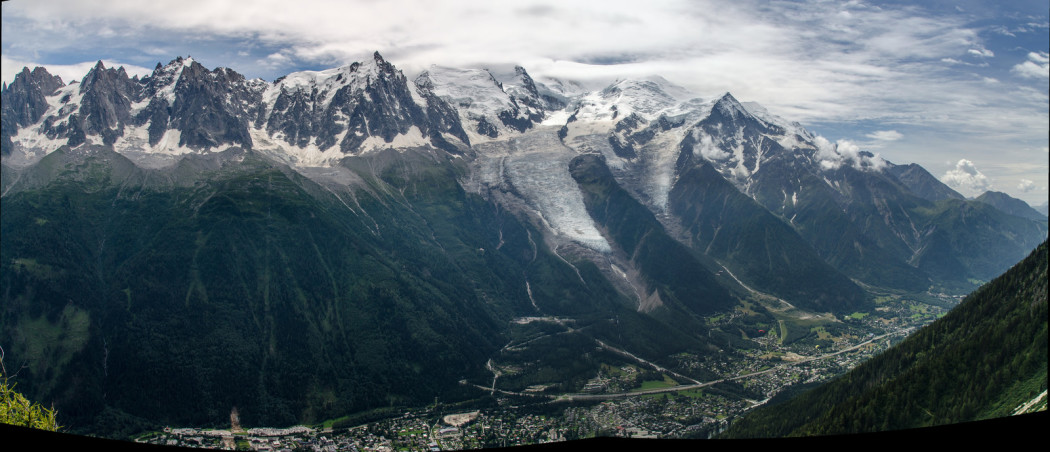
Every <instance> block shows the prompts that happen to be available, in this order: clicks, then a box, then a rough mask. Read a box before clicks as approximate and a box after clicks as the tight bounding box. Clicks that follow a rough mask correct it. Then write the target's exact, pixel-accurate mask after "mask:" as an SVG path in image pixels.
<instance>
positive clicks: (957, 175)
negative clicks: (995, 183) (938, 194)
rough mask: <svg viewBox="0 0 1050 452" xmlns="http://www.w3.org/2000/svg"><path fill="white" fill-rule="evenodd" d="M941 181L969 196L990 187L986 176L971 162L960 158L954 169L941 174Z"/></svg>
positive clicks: (978, 193)
mask: <svg viewBox="0 0 1050 452" xmlns="http://www.w3.org/2000/svg"><path fill="white" fill-rule="evenodd" d="M941 182H944V183H945V184H946V185H948V186H949V187H952V188H953V189H955V190H956V191H958V192H960V193H962V194H964V195H967V196H971V197H972V196H977V195H980V194H981V193H984V192H986V191H988V189H990V188H991V187H992V184H991V181H990V180H989V179H988V177H987V176H985V175H984V173H982V172H981V171H980V170H978V169H977V166H975V165H974V164H973V162H971V161H969V160H966V159H960V160H959V162H958V163H956V164H955V169H951V170H948V171H947V172H946V173H944V176H941Z"/></svg>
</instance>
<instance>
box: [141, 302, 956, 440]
mask: <svg viewBox="0 0 1050 452" xmlns="http://www.w3.org/2000/svg"><path fill="white" fill-rule="evenodd" d="M914 298H917V299H925V300H927V301H933V302H932V303H927V302H922V301H917V300H913V299H910V298H909V297H906V296H895V297H891V296H884V297H883V298H882V301H881V302H880V303H879V304H878V307H877V308H876V309H875V310H873V311H872V312H867V313H861V312H857V313H854V314H851V315H847V316H843V318H841V319H827V318H824V319H820V318H817V320H814V318H816V317H814V316H812V315H806V314H804V313H799V312H795V313H793V314H794V317H789V316H784V315H781V316H782V317H783V319H782V320H777V321H776V323H777V324H778V325H777V326H775V328H776V329H775V330H771V331H766V330H761V329H760V330H754V327H755V325H753V324H752V325H749V324H748V323H746V322H743V321H742V320H743V319H744V318H746V317H748V316H749V315H754V312H752V313H750V314H749V313H747V312H746V311H747V309H746V308H744V307H740V308H738V309H737V310H736V311H734V313H733V314H730V315H720V316H717V317H713V318H710V319H709V322H710V324H711V325H712V326H715V327H718V328H721V329H726V330H730V329H732V330H736V331H738V332H739V334H740V340H741V342H740V344H739V345H738V346H737V348H734V349H731V350H727V351H726V352H724V353H720V354H719V355H718V357H717V358H716V359H706V358H704V357H701V356H698V355H695V354H691V353H679V354H675V355H672V356H664V357H658V358H654V359H656V360H657V361H659V362H662V363H666V367H664V366H661V365H660V364H657V363H655V362H652V361H649V360H647V359H645V358H642V357H638V356H635V355H634V354H632V353H630V352H629V351H627V350H622V349H619V348H616V347H614V346H611V345H608V344H606V343H604V342H603V341H601V340H600V339H596V338H589V337H588V335H587V333H586V331H587V329H586V327H582V326H580V325H577V322H575V321H574V319H570V318H555V317H528V318H519V319H514V321H513V324H514V327H512V328H513V329H521V331H518V332H517V333H516V335H519V336H520V339H516V340H513V341H511V342H510V343H508V344H506V345H505V346H504V347H503V348H502V349H501V350H500V352H499V353H497V355H496V356H494V357H493V359H490V360H489V362H488V364H486V367H487V368H488V369H489V370H490V371H491V372H492V373H493V378H492V380H491V381H485V380H477V381H468V380H461V381H460V384H461V385H464V386H468V387H471V388H473V389H475V390H476V395H477V397H476V398H473V399H470V400H466V401H458V402H457V401H441V400H436V401H435V403H433V404H430V405H428V406H421V407H415V408H411V407H405V408H402V409H384V410H383V412H384V413H387V414H386V416H387V417H385V418H382V419H378V420H373V421H370V422H367V423H362V424H358V425H354V424H353V422H352V421H351V420H350V419H348V418H342V419H336V420H331V421H327V422H323V423H320V424H316V425H312V426H297V427H294V428H285V429H262V428H256V429H253V430H248V431H247V432H244V433H240V434H234V433H232V432H230V431H229V430H221V429H220V430H211V429H201V428H192V427H185V426H182V427H174V426H173V427H169V428H165V429H164V430H163V431H157V432H152V433H144V434H142V435H139V436H138V438H137V439H136V441H141V442H147V443H151V444H168V445H180V446H188V447H200V446H208V445H209V444H213V445H214V444H218V442H217V441H219V438H221V437H223V436H227V437H233V438H234V439H235V441H236V442H238V443H239V444H246V445H247V446H248V447H250V448H251V449H252V450H266V447H274V448H276V447H278V446H279V445H283V447H289V448H294V447H310V446H312V445H315V444H316V445H318V446H319V447H322V448H323V447H324V446H325V445H329V446H334V447H336V450H351V449H353V448H356V449H358V450H365V449H376V450H380V449H382V448H389V449H390V450H412V451H429V450H433V448H434V447H437V448H438V449H440V450H458V449H464V448H486V447H507V446H516V445H527V444H541V443H547V442H556V441H567V440H571V439H580V438H589V437H594V436H621V437H628V438H707V437H709V436H711V435H713V434H715V433H717V432H720V431H721V430H723V429H725V427H726V426H727V425H729V423H731V422H732V421H733V420H734V419H736V418H737V417H739V416H741V415H743V414H744V413H746V412H748V411H750V410H752V409H754V408H756V407H759V406H762V405H764V404H766V403H767V402H768V401H770V400H771V399H774V398H778V397H779V398H786V397H789V396H790V395H791V394H794V393H797V392H799V391H800V390H803V388H812V387H815V386H816V385H818V384H820V383H822V382H825V381H828V380H830V379H832V378H833V377H835V376H838V375H841V374H842V373H844V372H846V371H848V370H849V369H852V368H853V367H855V366H856V365H858V364H859V363H861V362H864V361H866V360H868V359H869V358H871V357H872V356H874V355H876V354H878V353H880V352H882V351H883V350H885V349H887V348H888V347H889V346H890V345H891V344H894V343H897V342H899V341H900V340H901V339H903V338H904V337H905V336H907V335H908V334H910V333H911V332H913V331H914V330H916V329H918V328H921V327H922V326H923V325H925V324H928V323H929V322H930V321H932V320H934V319H936V318H939V317H940V316H943V315H944V314H945V313H946V312H947V311H948V310H949V309H950V308H951V307H952V306H954V305H955V304H956V303H958V301H959V298H960V297H950V296H943V295H942V296H941V297H935V296H931V295H929V294H925V295H923V296H919V297H914ZM916 312H921V315H914V314H915V313H916ZM605 321H606V322H614V320H612V319H610V320H605ZM533 324H546V325H548V326H552V327H553V326H557V328H551V329H547V330H544V331H535V330H533V331H529V329H528V328H526V327H527V326H529V325H533ZM533 326H538V325H533ZM746 328H751V329H752V335H748V333H747V332H745V329H746ZM807 329H808V330H807ZM799 330H804V331H799ZM829 330H830V332H829ZM784 331H792V332H790V333H787V334H785V333H784ZM568 335H573V336H580V337H583V338H589V339H591V341H592V342H591V344H590V346H587V344H586V343H577V345H578V346H579V347H580V348H579V349H578V352H579V353H582V354H584V355H585V358H586V359H587V360H588V361H589V362H593V363H594V364H595V365H596V366H597V367H595V368H593V369H589V370H588V372H590V373H589V375H591V376H592V377H591V378H589V379H587V380H585V381H582V386H573V387H570V390H569V391H565V390H564V389H562V390H558V389H557V388H566V387H567V386H565V385H564V384H563V380H562V379H561V378H560V377H555V378H552V379H550V380H549V381H545V382H542V383H535V382H537V381H543V380H542V377H538V376H535V375H534V376H532V377H529V376H528V375H529V374H535V373H537V372H539V373H540V374H542V371H541V369H552V368H557V367H559V366H558V364H557V363H543V362H530V361H527V360H515V359H514V357H515V356H517V355H515V354H514V352H522V351H524V350H525V349H529V348H535V349H536V350H534V351H536V352H539V354H544V353H549V352H550V350H551V349H552V348H557V347H559V346H564V345H565V344H571V343H573V341H571V340H560V339H564V338H565V336H568ZM785 337H790V338H791V339H789V340H784V339H783V338H785ZM693 376H696V378H694V377H693ZM700 376H707V377H706V378H708V379H704V380H700V379H698V378H700ZM710 378H714V379H710ZM508 380H510V381H509V382H508ZM522 380H527V381H528V382H529V383H535V384H531V385H529V386H527V387H524V388H522V387H521V385H522V384H525V383H521V381H522ZM579 381H580V380H577V382H579ZM463 410H473V411H463ZM457 413H458V414H457ZM377 415H378V414H377ZM253 432H254V433H253ZM208 438H211V439H208Z"/></svg>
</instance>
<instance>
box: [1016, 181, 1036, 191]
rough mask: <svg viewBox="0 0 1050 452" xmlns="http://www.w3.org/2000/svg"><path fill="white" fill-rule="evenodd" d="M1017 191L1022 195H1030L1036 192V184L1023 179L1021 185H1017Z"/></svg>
mask: <svg viewBox="0 0 1050 452" xmlns="http://www.w3.org/2000/svg"><path fill="white" fill-rule="evenodd" d="M1017 190H1018V191H1020V192H1022V193H1028V192H1030V191H1032V190H1035V182H1032V181H1030V180H1028V179H1021V183H1019V184H1017Z"/></svg>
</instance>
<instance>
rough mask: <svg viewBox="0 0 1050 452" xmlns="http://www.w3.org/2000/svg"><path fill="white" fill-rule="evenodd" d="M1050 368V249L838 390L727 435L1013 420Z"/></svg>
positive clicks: (800, 400)
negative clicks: (1049, 284)
mask: <svg viewBox="0 0 1050 452" xmlns="http://www.w3.org/2000/svg"><path fill="white" fill-rule="evenodd" d="M1046 368H1047V243H1046V242H1044V243H1043V244H1042V245H1040V246H1039V247H1038V248H1037V249H1036V250H1035V251H1033V252H1032V254H1031V255H1029V256H1028V258H1026V259H1025V260H1023V261H1022V262H1020V263H1019V264H1017V265H1015V266H1014V267H1013V268H1011V269H1010V270H1009V271H1007V272H1006V273H1005V274H1003V275H1002V276H1000V277H998V278H996V279H995V280H993V281H992V282H990V283H988V284H985V285H984V286H982V287H981V288H980V289H978V290H977V291H975V292H973V293H972V294H971V295H970V296H969V297H967V298H966V299H965V301H963V303H962V304H961V305H959V306H958V307H957V308H955V309H954V310H952V311H951V312H950V313H949V314H948V315H946V316H944V317H943V318H941V319H939V320H938V321H936V322H934V323H932V324H930V325H929V326H927V327H925V328H923V329H922V330H920V331H919V332H917V333H915V334H913V335H912V336H910V337H909V338H908V339H906V340H905V341H904V342H902V343H900V344H898V345H896V346H894V347H893V348H891V349H889V350H887V351H886V352H884V353H883V354H881V355H879V356H877V357H875V358H873V359H871V360H870V361H868V362H865V363H864V364H862V365H860V366H858V367H857V368H855V369H854V370H852V371H851V372H849V373H848V374H846V375H843V376H842V377H840V378H838V379H836V380H834V381H833V382H831V383H828V384H826V385H823V386H821V387H818V388H816V389H814V390H812V391H809V392H806V393H804V394H802V395H800V396H798V397H795V398H793V399H791V400H790V401H788V402H785V403H783V404H779V405H774V406H767V407H764V408H762V409H759V410H757V411H755V412H753V413H751V414H749V415H747V416H745V417H744V418H742V419H740V420H739V421H737V422H736V423H735V424H733V425H732V426H731V427H730V429H729V430H728V431H727V432H726V433H725V434H724V436H725V437H729V438H746V437H780V436H808V435H829V434H844V433H861V432H873V431H884V430H898V429H906V428H916V427H928V426H934V425H943V424H954V423H960V422H967V421H974V420H980V419H988V418H995V417H1002V416H1009V415H1011V414H1013V413H1014V411H1015V410H1016V409H1017V407H1018V406H1020V405H1022V404H1024V403H1025V402H1027V401H1029V400H1032V399H1033V398H1035V397H1036V396H1038V395H1039V394H1040V393H1041V392H1045V391H1046V388H1047V380H1046ZM1043 406H1045V401H1044V402H1043Z"/></svg>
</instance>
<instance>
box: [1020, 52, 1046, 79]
mask: <svg viewBox="0 0 1050 452" xmlns="http://www.w3.org/2000/svg"><path fill="white" fill-rule="evenodd" d="M1011 70H1012V71H1013V72H1014V73H1016V74H1017V75H1020V76H1021V77H1025V78H1050V55H1048V54H1047V53H1046V52H1038V53H1036V52H1030V53H1029V54H1028V61H1025V62H1023V63H1021V64H1017V65H1015V66H1014V67H1013V69H1011Z"/></svg>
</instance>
